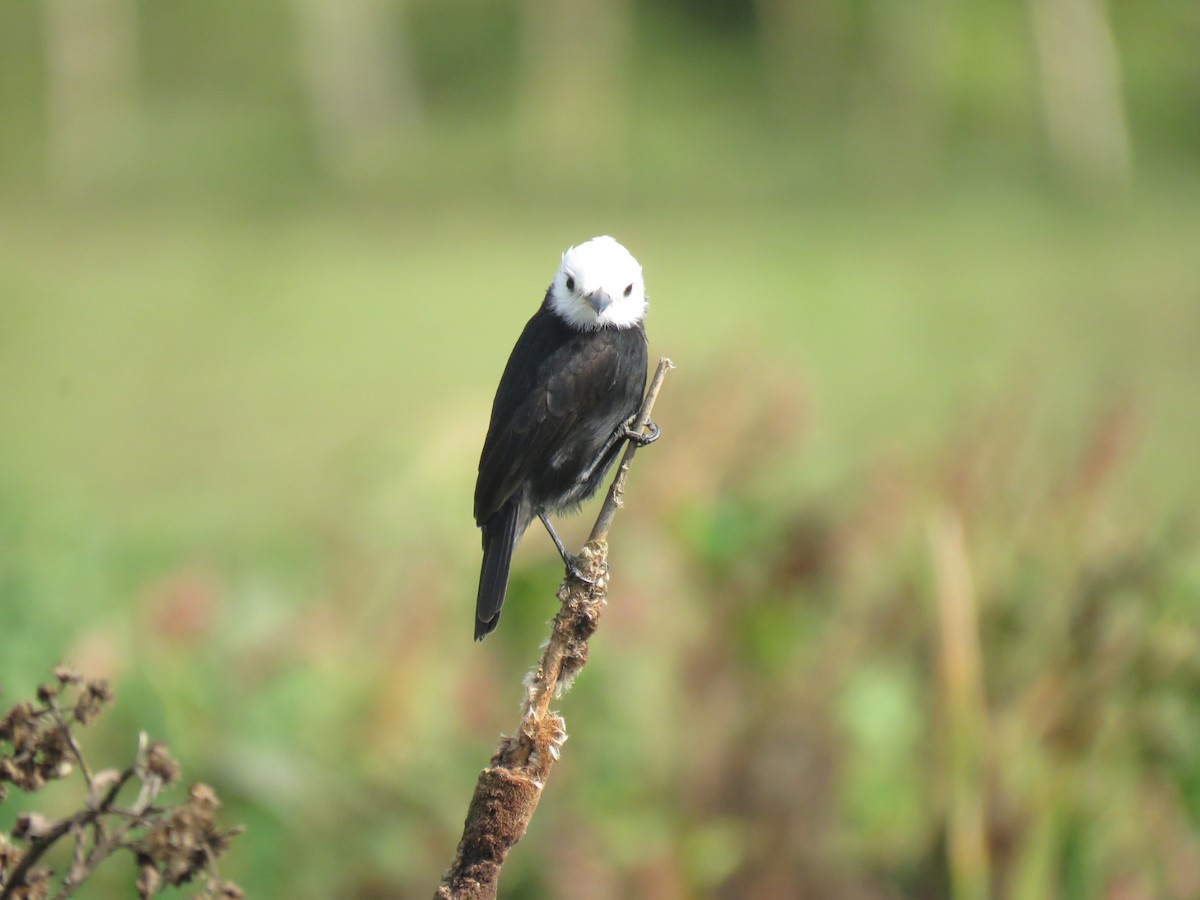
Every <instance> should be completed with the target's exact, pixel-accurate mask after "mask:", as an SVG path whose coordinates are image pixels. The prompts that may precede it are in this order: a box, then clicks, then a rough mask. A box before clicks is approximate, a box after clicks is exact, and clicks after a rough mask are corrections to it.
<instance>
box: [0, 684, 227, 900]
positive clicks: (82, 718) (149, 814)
mask: <svg viewBox="0 0 1200 900" xmlns="http://www.w3.org/2000/svg"><path fill="white" fill-rule="evenodd" d="M112 702H113V692H112V690H111V688H110V687H109V685H108V682H107V681H104V680H103V679H97V680H85V679H84V678H83V677H82V676H81V675H79V674H78V673H76V672H73V671H71V670H69V669H67V668H65V667H61V666H60V667H59V668H57V669H55V670H54V681H53V682H51V683H47V684H43V685H42V686H41V687H39V688H38V690H37V699H36V700H35V701H25V702H22V703H18V704H17V705H15V706H13V707H12V708H11V709H9V710H8V711H7V712H6V713H5V714H4V717H3V718H2V719H0V804H3V803H4V802H6V801H7V800H9V799H10V790H9V785H12V787H14V788H16V789H18V790H20V791H23V792H25V793H27V794H34V793H37V792H38V791H40V790H42V789H43V788H44V787H46V785H47V784H48V783H49V782H51V781H56V780H59V779H64V778H67V777H68V776H70V775H72V774H73V773H74V772H76V771H78V772H79V773H80V775H81V776H82V779H83V783H84V787H85V790H86V795H85V797H84V800H83V805H82V809H79V810H78V811H76V812H74V813H71V814H70V815H67V816H64V817H62V818H60V819H52V818H51V817H49V816H47V815H44V814H43V813H40V812H24V813H21V814H20V815H19V816H17V819H16V823H15V825H14V826H13V828H12V831H11V832H10V833H9V834H3V833H0V900H50V898H54V900H59V898H64V897H69V896H71V895H72V894H73V893H74V892H75V889H76V888H78V887H79V886H80V885H81V884H82V883H83V882H84V881H85V880H86V879H87V878H88V877H89V876H90V875H91V874H92V873H93V872H94V871H95V870H96V868H97V867H98V866H99V865H100V863H102V862H103V861H104V860H105V859H108V858H109V857H110V856H113V855H115V854H117V853H119V852H120V851H126V852H128V853H131V854H133V856H134V858H135V859H136V861H137V866H138V879H137V893H138V896H139V897H141V898H147V897H152V896H154V895H155V894H157V893H158V892H159V890H160V889H161V888H163V887H165V886H167V885H171V886H179V885H183V884H190V883H192V882H196V883H198V884H201V885H202V888H201V891H200V893H199V894H198V895H197V897H198V898H203V900H236V898H240V897H242V896H243V895H242V890H241V888H239V887H238V886H237V885H235V884H233V883H232V882H228V881H222V880H221V878H220V877H219V875H218V873H217V867H216V862H217V859H218V857H220V856H221V855H222V854H224V853H225V851H226V850H227V849H228V848H229V842H230V840H231V839H232V838H233V837H234V836H235V835H236V834H238V833H239V832H240V829H236V828H235V829H222V828H220V827H219V826H218V825H217V821H216V811H217V808H218V807H219V806H220V801H219V800H218V799H217V795H216V792H215V791H214V790H213V789H212V788H211V787H209V786H208V785H206V784H193V785H192V786H191V788H189V790H188V796H187V799H186V800H184V801H183V802H181V803H176V804H173V805H163V804H160V801H159V795H160V793H161V792H162V790H163V789H164V788H166V787H168V786H170V785H172V784H174V783H175V782H176V781H178V780H179V776H180V767H179V763H177V762H176V761H175V760H174V758H172V756H171V754H170V752H169V751H168V749H167V745H166V744H164V743H162V742H160V741H155V742H151V741H149V740H148V738H147V737H146V734H145V733H144V732H143V733H142V734H140V735H139V736H138V745H137V753H136V755H135V757H134V760H133V762H132V764H130V765H129V766H128V767H127V768H125V769H123V770H118V769H103V770H99V771H94V770H93V768H92V766H91V765H90V764H89V763H88V761H87V759H86V758H85V757H84V755H83V750H82V748H81V746H80V744H79V742H78V740H77V739H76V736H75V729H77V728H79V727H82V726H85V725H88V724H90V723H91V722H93V721H94V720H95V719H96V717H97V716H98V715H99V714H100V713H101V712H102V711H103V710H104V709H105V707H107V706H108V705H109V704H111V703H112ZM135 788H136V791H135ZM64 840H65V841H68V842H69V844H70V845H71V847H72V851H71V859H70V863H69V864H68V866H67V868H66V871H65V872H55V871H54V870H53V869H51V868H50V867H49V866H48V865H47V864H46V862H45V861H46V856H47V853H48V852H49V851H50V849H51V848H52V847H54V846H55V845H56V844H58V842H59V841H64Z"/></svg>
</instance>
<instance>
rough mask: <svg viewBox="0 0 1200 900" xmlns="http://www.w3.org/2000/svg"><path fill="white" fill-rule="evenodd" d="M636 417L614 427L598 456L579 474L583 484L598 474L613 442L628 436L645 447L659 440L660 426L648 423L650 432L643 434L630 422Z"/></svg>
mask: <svg viewBox="0 0 1200 900" xmlns="http://www.w3.org/2000/svg"><path fill="white" fill-rule="evenodd" d="M636 418H637V417H636V416H634V417H633V418H631V419H629V421H628V422H622V423H621V424H620V425H618V426H617V427H616V428H615V429H613V433H612V434H610V435H609V436H608V437H607V438H606V439H605V441H604V446H603V447H601V448H600V452H599V453H597V454H596V458H595V459H593V460H592V461H591V463H590V464H589V465H588V467H587V468H586V469H584V470H583V474H582V475H580V476H579V479H578V480H579V482H580V483H581V484H582V483H584V482H587V481H591V479H592V476H593V475H595V474H596V469H598V468H599V467H600V466H601V464H603V462H604V458H605V457H606V456H608V453H609V451H610V450H612V448H613V444H615V443H617V441H623V440H625V439H626V438H628V439H629V440H631V441H633V442H634V443H635V444H637V445H638V446H639V447H645V446H646V445H647V444H653V443H654V442H655V441H657V440H658V435H659V430H658V426H657V425H655V424H654V423H653V422H647V423H646V427H647V428H649V429H650V433H649V434H642V433H641V432H640V431H638V430H637V429H635V428H631V427H630V426H629V423H630V422H633V421H634V420H635V419H636Z"/></svg>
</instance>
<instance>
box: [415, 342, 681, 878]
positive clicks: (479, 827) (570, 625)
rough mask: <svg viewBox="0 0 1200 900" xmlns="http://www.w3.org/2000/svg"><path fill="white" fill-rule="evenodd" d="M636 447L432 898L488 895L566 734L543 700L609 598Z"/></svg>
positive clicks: (562, 596)
mask: <svg viewBox="0 0 1200 900" xmlns="http://www.w3.org/2000/svg"><path fill="white" fill-rule="evenodd" d="M671 368H674V366H673V364H672V363H671V361H670V360H669V359H667V358H666V357H665V356H664V357H663V358H661V359H660V360H659V361H658V368H657V369H656V370H655V372H654V378H653V380H652V381H651V382H650V387H649V389H648V390H647V391H646V396H645V399H644V400H643V401H642V408H641V410H640V411H639V412H638V416H637V426H636V427H637V429H638V430H639V431H641V430H644V429H645V427H646V423H648V422H649V421H650V413H651V411H652V410H653V409H654V402H655V400H656V399H657V398H658V392H659V389H660V388H661V387H662V382H663V378H664V377H665V376H666V373H667V370H668V369H671ZM637 449H638V448H637V444H636V443H634V442H632V441H631V442H630V443H629V445H628V446H627V447H626V448H625V453H624V455H623V456H622V458H621V465H620V467H619V468H618V469H617V474H616V476H615V477H614V478H613V483H612V487H610V488H609V491H608V496H607V497H606V498H605V500H604V505H603V506H602V507H601V509H600V514H599V516H597V518H596V524H595V525H594V526H593V527H592V532H591V536H590V537H589V538H588V542H587V543H586V544H585V545H584V547H583V550H582V552H581V553H580V554H579V563H580V568H581V570H582V572H583V575H584V576H585V578H586V579H587V580H586V581H585V580H580V579H577V578H574V577H572V576H570V575H568V576H567V578H566V579H565V580H564V581H563V583H562V585H561V586H560V587H559V589H558V599H559V602H560V603H561V604H562V606H561V608H560V609H559V611H558V614H557V615H556V616H555V617H554V622H553V623H552V625H551V630H550V640H549V641H548V642H547V643H546V646H545V648H544V649H543V651H542V657H541V660H540V661H539V662H538V666H537V668H536V669H535V670H534V671H532V672H531V673H529V675H528V676H527V677H526V680H525V699H524V701H523V702H522V704H521V722H520V725H519V726H518V728H517V733H516V734H515V735H513V736H511V737H508V736H506V737H504V738H502V739H501V741H500V745H499V747H497V749H496V754H495V756H493V757H492V760H491V763H490V764H489V766H488V768H486V769H484V770H483V771H482V772H480V773H479V780H478V782H477V783H476V785H475V794H474V796H473V797H472V798H471V805H470V807H469V808H468V810H467V819H466V822H465V823H464V824H463V836H462V840H461V841H460V842H459V844H458V849H457V851H456V852H455V854H454V861H453V862H452V863H451V865H450V868H449V869H448V870H447V871H446V874H445V875H444V876H442V883H441V885H440V886H439V887H438V889H437V891H436V892H435V894H434V898H435V900H449V898H455V900H484V898H493V897H495V896H496V887H497V884H498V882H499V878H500V869H501V867H502V866H503V865H504V860H505V858H506V857H507V856H508V851H509V850H510V849H512V847H513V845H514V844H516V843H517V841H519V840H520V839H521V838H522V837H524V835H525V830H526V829H527V828H528V827H529V822H530V820H531V819H532V818H533V813H534V810H535V809H537V804H538V800H539V799H540V798H541V793H542V787H543V785H545V783H546V778H547V776H548V775H549V774H550V769H551V767H552V766H553V765H554V762H555V760H557V759H558V755H559V748H560V747H561V746H562V744H563V742H564V741H565V740H566V739H567V733H566V730H565V728H564V725H563V720H562V718H561V717H560V716H558V715H556V714H554V713H552V712H550V701H551V700H552V699H553V698H554V697H555V696H558V695H561V694H562V692H563V691H565V690H566V689H567V688H568V687H569V686H570V684H571V681H572V680H574V678H575V676H576V675H578V674H579V672H580V670H581V669H582V668H583V667H584V665H586V663H587V653H588V644H587V642H588V640H589V639H590V638H591V636H592V634H593V633H594V632H595V630H596V626H597V624H598V622H599V619H600V612H601V610H602V609H603V607H604V604H605V601H606V599H607V596H608V543H607V541H608V531H609V528H610V527H611V526H612V521H613V517H614V516H615V515H616V514H617V510H618V509H619V508H620V507H621V505H622V495H623V494H624V489H625V479H626V478H627V477H628V475H629V468H630V464H631V463H632V462H633V457H634V455H635V454H636V453H637Z"/></svg>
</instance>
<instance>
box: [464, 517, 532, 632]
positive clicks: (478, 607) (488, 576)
mask: <svg viewBox="0 0 1200 900" xmlns="http://www.w3.org/2000/svg"><path fill="white" fill-rule="evenodd" d="M519 518H520V514H519V510H518V508H517V504H516V503H514V502H512V501H509V502H508V503H505V504H504V506H502V507H501V508H500V509H499V510H497V511H496V512H495V513H494V514H493V515H492V517H491V518H490V519H488V520H487V521H486V522H484V523H483V567H482V568H481V569H480V570H479V594H478V596H477V597H476V598H475V640H477V641H481V640H483V639H484V637H486V636H487V635H488V634H490V633H491V632H492V630H493V629H494V628H495V627H496V625H497V623H499V621H500V607H501V606H503V605H504V594H505V592H506V591H507V590H508V568H509V565H510V564H511V563H512V555H513V550H514V549H515V548H516V546H517V538H519V537H520V536H521V532H522V531H524V530H525V529H523V528H520V527H518V524H519V523H518V521H517V520H518V519H519Z"/></svg>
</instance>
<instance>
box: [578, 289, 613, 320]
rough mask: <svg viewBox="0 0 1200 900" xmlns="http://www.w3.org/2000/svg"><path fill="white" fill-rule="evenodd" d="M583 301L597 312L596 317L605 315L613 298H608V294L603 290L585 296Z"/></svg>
mask: <svg viewBox="0 0 1200 900" xmlns="http://www.w3.org/2000/svg"><path fill="white" fill-rule="evenodd" d="M583 299H584V300H586V301H587V305H588V306H590V307H591V308H592V309H594V310H595V311H596V315H600V314H601V313H603V312H604V311H605V310H606V309H608V307H609V305H610V304H611V303H612V297H610V296H608V293H607V292H606V291H603V290H596V291H592V292H591V293H590V294H587V295H585V296H584V298H583Z"/></svg>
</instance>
